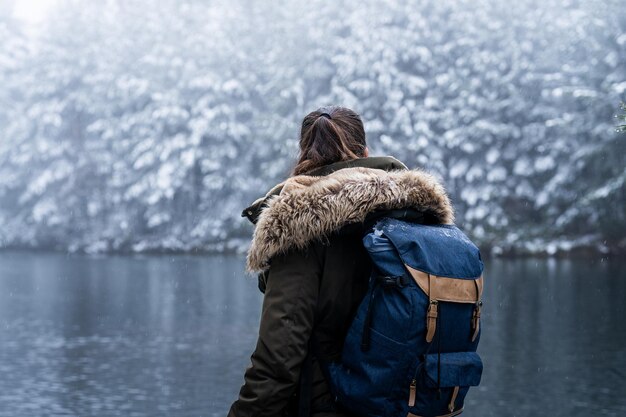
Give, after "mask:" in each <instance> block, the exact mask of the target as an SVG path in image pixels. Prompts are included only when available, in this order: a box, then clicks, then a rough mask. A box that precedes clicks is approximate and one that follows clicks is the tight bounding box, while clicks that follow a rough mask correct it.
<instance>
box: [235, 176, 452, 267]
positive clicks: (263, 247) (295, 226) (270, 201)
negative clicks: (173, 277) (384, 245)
mask: <svg viewBox="0 0 626 417" xmlns="http://www.w3.org/2000/svg"><path fill="white" fill-rule="evenodd" d="M279 186H282V189H281V191H280V193H279V194H278V195H270V196H269V197H268V198H267V201H266V203H265V204H266V207H265V208H264V209H263V211H262V212H261V214H260V216H259V219H258V222H257V225H256V229H255V231H254V235H253V238H252V245H251V247H250V250H249V252H248V258H247V269H248V271H250V272H253V271H263V270H265V269H267V268H268V267H269V260H270V259H271V258H272V257H273V256H274V255H277V254H279V253H284V252H286V251H287V250H289V249H291V248H299V249H303V248H305V247H306V246H307V244H309V243H310V242H312V241H314V240H316V239H324V238H327V237H328V235H330V234H331V233H332V232H334V231H336V230H338V229H340V228H341V227H342V226H344V225H346V224H349V223H359V222H363V221H364V220H365V218H366V216H367V215H368V213H370V212H372V211H374V210H390V209H406V208H412V209H416V210H419V211H422V212H428V213H429V214H430V215H432V216H433V217H434V218H435V219H436V220H437V222H438V223H444V224H449V223H452V222H453V221H454V214H453V209H452V205H451V203H450V200H449V199H448V196H447V194H446V192H445V190H444V188H443V186H442V185H441V184H440V183H439V182H438V181H437V180H436V179H435V178H434V177H433V176H432V175H430V174H428V173H426V172H424V171H421V170H402V171H384V170H381V169H373V168H362V167H354V168H344V169H340V170H338V171H335V172H333V173H331V174H329V175H326V176H323V177H316V176H308V175H299V176H295V177H291V178H289V179H288V180H286V181H285V182H283V183H282V184H279ZM275 188H276V187H275ZM275 188H274V189H275ZM270 193H271V192H270Z"/></svg>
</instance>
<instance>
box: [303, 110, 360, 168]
mask: <svg viewBox="0 0 626 417" xmlns="http://www.w3.org/2000/svg"><path fill="white" fill-rule="evenodd" d="M365 156H367V145H366V143H365V129H363V122H362V121H361V117H360V116H359V115H358V114H356V113H355V112H353V111H352V110H350V109H347V108H345V107H337V106H330V107H321V108H319V109H317V110H315V111H312V112H311V113H309V114H307V115H306V117H305V118H304V120H302V127H301V129H300V156H299V157H298V163H297V164H296V167H295V168H294V170H293V174H294V175H300V174H304V173H306V172H308V171H311V170H313V169H315V168H318V167H320V166H323V165H328V164H331V163H333V162H339V161H348V160H351V159H357V158H363V157H365Z"/></svg>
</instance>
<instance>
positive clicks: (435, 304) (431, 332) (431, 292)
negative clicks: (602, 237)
mask: <svg viewBox="0 0 626 417" xmlns="http://www.w3.org/2000/svg"><path fill="white" fill-rule="evenodd" d="M438 315H439V301H438V300H437V297H436V296H435V277H434V276H433V275H430V274H428V311H427V312H426V342H428V343H430V342H432V341H433V337H434V336H435V331H436V330H437V316H438Z"/></svg>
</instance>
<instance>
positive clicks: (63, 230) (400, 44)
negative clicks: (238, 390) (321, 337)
mask: <svg viewBox="0 0 626 417" xmlns="http://www.w3.org/2000/svg"><path fill="white" fill-rule="evenodd" d="M15 4H16V2H14V1H7V0H0V247H30V248H57V249H62V250H70V251H76V250H86V251H89V252H100V251H152V250H164V251H194V250H202V251H204V250H232V249H241V248H243V247H245V245H246V244H247V241H248V239H249V237H250V235H251V230H252V229H251V226H250V225H248V224H247V221H246V220H244V219H242V218H241V217H240V212H241V210H242V208H243V207H245V206H246V205H247V204H248V203H250V202H251V201H252V200H253V199H255V198H257V197H259V196H260V195H261V194H263V193H264V192H265V191H266V190H267V189H269V188H270V187H271V186H272V185H273V184H274V183H276V182H279V181H281V180H283V179H284V178H285V177H286V176H287V175H288V173H289V170H290V169H291V168H292V164H293V163H294V158H295V156H296V153H297V135H298V129H299V124H300V122H301V120H302V118H303V117H304V115H305V114H306V113H308V112H309V111H312V110H314V109H315V108H317V107H319V106H322V105H328V104H339V105H344V106H347V107H350V108H353V109H354V110H356V111H357V112H358V113H360V114H361V115H362V117H363V120H364V121H365V125H366V132H367V137H368V141H369V146H370V149H371V151H372V153H373V154H377V155H384V154H387V155H393V156H396V157H397V158H399V159H401V160H402V161H403V162H405V163H406V164H407V165H408V166H409V167H423V168H426V169H428V170H431V171H432V172H434V173H436V174H437V175H439V176H441V178H442V179H443V181H444V182H445V184H446V186H447V188H448V190H449V192H450V194H451V196H452V198H453V201H454V203H455V207H456V211H457V223H458V224H459V226H460V227H462V228H464V229H465V230H466V231H467V232H468V233H469V234H470V235H471V236H472V237H473V238H474V239H476V241H477V242H479V243H480V244H481V245H482V246H483V247H484V248H485V249H487V250H490V251H492V252H493V253H496V254H497V253H509V252H515V253H548V254H555V253H561V252H568V251H570V250H574V249H585V250H592V251H600V252H607V251H620V252H624V251H626V209H625V207H626V206H625V204H626V185H625V181H626V135H625V134H619V133H617V132H616V128H615V127H616V125H617V119H616V118H615V114H616V113H618V112H619V103H620V101H624V100H626V7H624V4H623V0H605V1H599V0H516V1H511V0H509V1H502V0H411V1H389V0H387V1H381V0H359V1H332V2H328V1H323V0H312V1H292V0H274V1H252V0H207V1H195V0H163V1H154V0H142V1H137V0H108V1H97V0H92V1H79V0H58V1H57V2H56V3H55V5H54V7H52V8H51V9H50V10H49V12H48V15H47V16H46V19H45V20H43V21H42V22H40V23H39V24H37V25H36V26H34V27H33V25H30V26H29V25H27V24H24V23H23V22H22V21H21V20H20V19H18V18H17V17H15V15H14V13H12V10H13V8H14V6H15Z"/></svg>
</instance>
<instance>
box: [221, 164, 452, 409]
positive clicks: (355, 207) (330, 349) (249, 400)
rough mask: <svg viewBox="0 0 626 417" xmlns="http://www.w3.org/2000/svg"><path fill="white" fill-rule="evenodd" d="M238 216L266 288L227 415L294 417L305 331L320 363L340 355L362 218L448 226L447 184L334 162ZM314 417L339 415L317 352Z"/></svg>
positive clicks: (364, 262)
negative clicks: (249, 234)
mask: <svg viewBox="0 0 626 417" xmlns="http://www.w3.org/2000/svg"><path fill="white" fill-rule="evenodd" d="M242 215H245V216H246V217H248V218H249V219H250V220H251V221H252V222H254V223H256V228H255V231H254V236H253V240H252V245H251V247H250V250H249V253H248V257H247V268H248V270H249V271H256V272H260V275H259V288H260V289H261V290H262V291H264V293H265V295H264V300H263V307H262V313H261V323H260V329H259V337H258V342H257V345H256V349H255V351H254V353H253V354H252V357H251V361H252V365H251V366H250V367H249V368H248V369H247V370H246V372H245V383H244V385H243V386H242V388H241V391H240V394H239V399H238V400H237V401H235V402H234V404H233V405H232V407H231V409H230V412H229V414H228V416H229V417H251V416H255V417H260V416H296V415H297V406H298V398H297V397H298V395H297V394H298V391H299V390H298V386H299V378H300V373H301V370H302V366H303V362H304V361H305V358H306V357H307V353H308V352H309V341H310V339H311V335H312V333H314V338H315V340H316V347H317V351H319V352H321V354H322V355H323V356H321V355H318V356H320V357H324V359H325V360H338V359H339V358H340V355H341V350H342V343H343V340H344V337H345V335H346V333H347V330H348V327H349V325H350V322H351V319H352V318H353V316H354V314H355V313H356V309H357V307H358V305H359V303H360V301H361V299H362V298H363V296H364V294H365V292H366V289H367V285H368V279H369V275H370V273H371V263H370V261H369V257H368V255H367V253H366V252H365V250H364V248H363V245H362V243H361V239H362V234H363V232H364V228H365V227H366V225H367V224H370V223H371V221H372V220H374V219H375V218H376V217H378V216H382V215H391V216H394V217H399V218H408V219H410V220H413V221H420V222H423V223H452V221H453V211H452V206H451V204H450V201H449V199H448V197H447V195H446V192H445V190H444V189H443V187H442V186H441V185H440V184H439V182H438V181H437V180H436V179H435V178H434V177H433V176H431V175H429V174H427V173H425V172H423V171H420V170H408V169H407V168H406V167H405V166H404V165H403V164H402V163H401V162H399V161H398V160H396V159H394V158H391V157H372V158H362V159H356V160H352V161H347V162H338V163H335V164H331V165H327V166H325V167H322V168H319V169H316V170H314V171H311V172H310V173H308V174H307V175H299V176H295V177H291V178H289V179H288V180H286V181H285V182H284V183H282V184H279V185H278V186H276V187H274V188H273V189H272V190H270V192H269V193H268V194H267V195H266V196H265V197H263V198H261V199H259V200H257V201H255V202H254V203H253V204H252V205H251V206H250V207H248V208H247V209H245V210H244V212H243V213H242ZM311 356H313V359H312V365H311V369H312V371H311V373H312V377H311V379H310V381H311V384H312V386H311V395H310V396H311V413H312V415H313V416H316V417H317V416H319V417H321V416H345V415H348V414H347V413H345V412H342V411H341V410H334V411H329V409H330V407H331V406H332V404H333V401H332V395H331V393H330V391H329V387H328V384H327V383H326V381H325V379H324V376H323V372H322V370H321V368H320V366H319V363H318V360H317V358H316V357H314V356H315V355H313V354H312V355H311Z"/></svg>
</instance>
